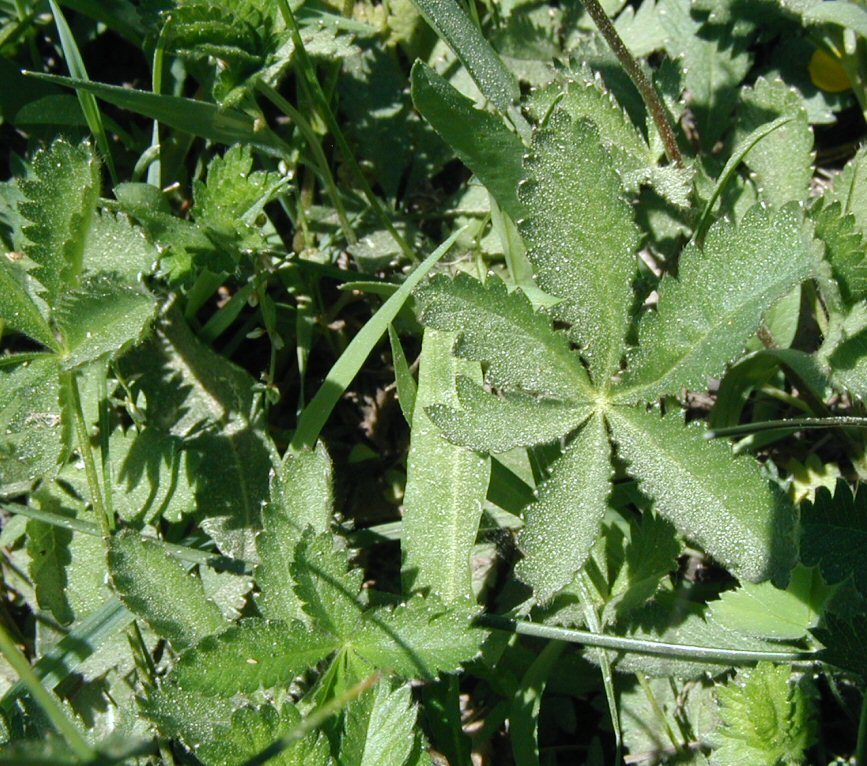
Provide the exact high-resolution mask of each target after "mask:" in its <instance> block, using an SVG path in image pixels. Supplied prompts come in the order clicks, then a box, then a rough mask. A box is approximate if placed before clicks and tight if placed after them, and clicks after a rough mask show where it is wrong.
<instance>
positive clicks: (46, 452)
mask: <svg viewBox="0 0 867 766" xmlns="http://www.w3.org/2000/svg"><path fill="white" fill-rule="evenodd" d="M16 361H17V363H16ZM3 362H4V363H3V364H2V365H0V494H2V495H3V496H8V495H14V494H20V493H21V492H22V491H25V490H26V488H27V485H28V484H29V483H30V482H31V481H32V480H33V479H36V478H42V479H48V478H50V477H51V476H52V475H53V474H54V473H55V472H56V471H57V469H58V468H59V462H60V456H61V454H62V451H63V446H64V444H65V443H66V441H67V439H66V437H67V436H68V434H67V433H66V432H65V430H64V428H63V418H62V416H61V405H60V383H59V375H60V367H59V365H58V363H57V359H56V358H55V357H54V356H53V355H48V354H39V355H37V356H29V355H27V356H22V357H21V358H20V359H19V360H16V358H15V357H6V358H5V359H3Z"/></svg>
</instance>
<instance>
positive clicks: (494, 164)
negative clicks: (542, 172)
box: [412, 61, 524, 221]
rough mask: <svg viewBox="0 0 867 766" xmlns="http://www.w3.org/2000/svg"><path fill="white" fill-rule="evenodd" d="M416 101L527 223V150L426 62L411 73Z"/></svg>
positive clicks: (464, 159) (513, 214) (512, 214)
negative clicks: (522, 192) (522, 194)
mask: <svg viewBox="0 0 867 766" xmlns="http://www.w3.org/2000/svg"><path fill="white" fill-rule="evenodd" d="M412 101H413V104H414V105H415V108H416V109H418V110H419V112H421V113H422V115H424V118H425V119H426V120H427V121H428V122H429V123H430V124H431V126H432V127H433V129H434V130H435V131H436V132H437V133H439V135H440V136H441V137H442V139H443V140H444V141H445V142H446V143H447V144H448V145H449V146H450V147H451V148H452V149H453V150H454V152H455V154H457V156H458V158H459V159H460V160H461V162H463V163H464V164H465V165H466V166H467V167H468V168H469V169H470V170H472V171H473V173H475V175H476V176H477V177H478V179H479V180H480V181H481V182H482V183H483V184H484V185H485V187H486V188H487V189H488V191H489V192H490V193H491V195H492V196H493V198H494V199H495V200H496V201H497V204H498V205H499V206H500V207H501V208H502V209H503V211H505V212H506V213H507V214H508V215H509V216H510V217H511V218H512V220H513V221H517V220H518V219H519V218H521V217H523V214H524V211H523V209H522V207H521V203H520V202H519V201H518V196H517V188H518V183H519V182H520V180H521V178H523V175H524V172H523V168H522V166H521V159H522V157H523V155H524V144H523V143H522V142H521V139H520V138H519V137H518V136H517V134H515V133H513V132H512V131H511V130H509V128H508V127H506V124H505V123H504V122H503V120H502V118H501V117H497V116H495V115H493V114H490V113H488V112H483V111H481V110H479V109H476V108H475V106H473V102H472V101H470V99H468V98H467V97H466V96H464V95H462V94H461V93H460V92H459V91H457V90H456V89H455V88H454V87H453V86H452V85H451V84H450V83H449V82H448V81H447V80H445V79H444V78H443V77H440V75H438V74H437V73H436V72H435V71H434V70H433V69H431V68H430V67H429V66H428V65H427V64H425V63H424V62H423V61H416V63H415V65H414V66H413V68H412Z"/></svg>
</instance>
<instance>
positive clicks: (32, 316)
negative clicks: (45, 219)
mask: <svg viewBox="0 0 867 766" xmlns="http://www.w3.org/2000/svg"><path fill="white" fill-rule="evenodd" d="M27 281H28V279H27V276H26V274H25V273H24V271H23V270H22V269H17V268H15V266H14V265H12V264H11V263H10V262H9V260H8V256H7V257H6V258H0V318H2V319H3V321H4V322H6V324H7V325H8V326H9V328H10V329H12V330H16V331H17V332H23V333H24V334H25V335H29V336H30V337H31V338H33V340H36V341H39V342H40V343H41V344H42V345H43V346H47V347H48V348H50V349H52V350H53V351H57V350H58V348H59V344H58V343H57V339H56V338H55V337H54V333H52V332H51V327H49V325H48V322H47V321H46V319H45V317H43V316H42V313H41V312H40V311H39V308H38V307H37V306H36V303H35V302H34V300H33V297H32V296H31V293H30V291H29V290H28V285H27Z"/></svg>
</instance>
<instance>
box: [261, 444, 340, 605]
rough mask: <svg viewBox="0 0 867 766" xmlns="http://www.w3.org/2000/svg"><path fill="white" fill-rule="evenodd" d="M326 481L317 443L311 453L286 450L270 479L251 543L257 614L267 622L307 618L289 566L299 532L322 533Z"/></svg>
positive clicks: (324, 455) (328, 506) (327, 504)
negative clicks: (257, 590)
mask: <svg viewBox="0 0 867 766" xmlns="http://www.w3.org/2000/svg"><path fill="white" fill-rule="evenodd" d="M331 480H332V476H331V459H330V458H329V457H328V452H327V451H326V449H325V446H324V445H323V444H322V443H321V442H320V443H318V444H317V445H316V449H315V450H313V451H311V452H300V453H298V454H297V455H293V454H292V453H291V452H288V453H287V454H286V456H285V457H284V458H283V460H282V461H281V462H280V464H279V465H278V466H277V468H276V469H275V471H274V474H273V475H272V477H271V490H270V492H271V494H270V500H269V502H268V503H267V504H266V505H265V507H264V508H263V509H262V526H263V531H262V533H261V534H260V535H259V537H258V538H257V539H256V551H257V552H258V554H259V561H260V563H259V566H258V567H256V582H257V583H258V584H259V587H260V588H261V591H262V592H261V594H260V595H259V601H258V603H259V610H260V611H261V612H262V614H263V615H264V616H265V617H267V618H269V619H274V620H292V619H298V620H306V619H307V618H306V617H305V613H304V611H303V609H302V601H301V600H299V598H298V596H297V595H296V592H295V589H294V582H295V580H294V577H293V575H292V563H293V561H294V558H295V549H296V546H297V544H298V542H299V541H300V540H301V536H302V534H303V532H304V530H305V529H311V530H312V531H313V532H317V533H318V532H326V531H328V528H329V526H330V524H331V514H332V502H333V498H332V487H331Z"/></svg>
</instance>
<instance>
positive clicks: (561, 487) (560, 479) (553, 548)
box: [515, 415, 611, 602]
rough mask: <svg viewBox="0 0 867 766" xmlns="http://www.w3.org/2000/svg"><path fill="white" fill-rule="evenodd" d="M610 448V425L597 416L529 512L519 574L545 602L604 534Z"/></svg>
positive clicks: (566, 452) (566, 453) (569, 449)
mask: <svg viewBox="0 0 867 766" xmlns="http://www.w3.org/2000/svg"><path fill="white" fill-rule="evenodd" d="M610 476H611V462H610V447H609V445H608V437H607V435H606V433H605V425H604V423H603V422H602V418H601V417H600V416H598V415H596V416H594V417H592V418H591V419H590V420H589V421H588V423H587V425H586V426H584V428H583V429H582V430H581V432H580V433H579V434H578V436H576V437H575V439H574V441H573V442H572V443H571V444H570V445H569V446H568V447H566V449H565V450H564V452H563V455H562V457H560V458H559V460H557V462H556V463H554V465H553V467H552V470H551V476H550V478H549V479H548V480H547V481H546V482H545V483H544V484H543V485H542V488H541V490H540V491H539V497H538V499H537V500H536V501H535V502H534V503H533V504H532V505H530V506H529V507H528V508H527V509H526V511H525V512H524V515H525V525H524V529H523V530H522V531H521V534H520V535H519V537H518V546H519V547H520V549H521V551H522V553H523V554H524V558H523V560H522V561H520V562H519V563H518V565H517V567H516V568H515V573H516V575H517V576H518V577H519V578H520V579H521V580H523V581H524V582H525V583H527V584H528V585H530V586H532V588H533V592H534V594H535V596H536V599H537V600H538V601H540V602H545V601H548V600H550V599H551V597H552V596H553V595H554V594H555V593H556V592H557V591H558V590H560V589H561V588H563V587H565V586H566V585H568V584H569V583H570V582H571V581H572V579H573V578H574V576H575V573H576V572H578V571H579V570H580V569H581V567H582V566H583V565H584V562H585V561H586V559H587V556H588V555H589V553H590V548H591V546H592V545H593V543H594V542H596V538H597V537H598V536H599V525H600V522H601V521H602V516H603V515H604V513H605V507H606V499H607V497H608V492H609V489H610V486H609V478H610Z"/></svg>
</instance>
